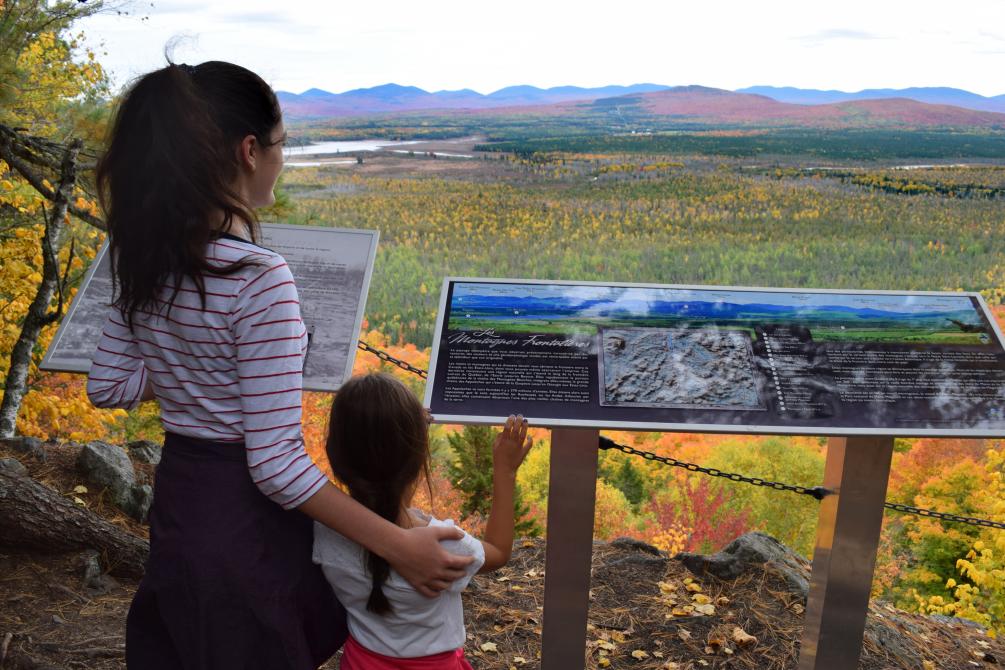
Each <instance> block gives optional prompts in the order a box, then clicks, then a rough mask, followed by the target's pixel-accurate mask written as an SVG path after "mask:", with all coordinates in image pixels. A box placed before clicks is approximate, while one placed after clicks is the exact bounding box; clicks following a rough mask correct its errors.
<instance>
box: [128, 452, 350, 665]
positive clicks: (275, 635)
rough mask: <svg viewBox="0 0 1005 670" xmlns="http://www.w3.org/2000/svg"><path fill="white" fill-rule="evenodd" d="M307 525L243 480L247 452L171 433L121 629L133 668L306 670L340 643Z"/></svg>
mask: <svg viewBox="0 0 1005 670" xmlns="http://www.w3.org/2000/svg"><path fill="white" fill-rule="evenodd" d="M312 545H313V530H312V522H311V520H310V519H309V518H308V517H307V516H306V515H304V514H302V513H301V512H298V511H295V510H292V511H289V512H287V511H284V510H283V509H282V508H281V507H279V505H277V504H275V503H274V502H272V501H271V500H269V499H268V498H267V497H265V496H264V495H263V494H262V493H261V492H260V491H259V490H258V488H257V487H256V486H255V485H254V483H253V482H252V481H251V476H250V474H249V472H248V466H247V463H246V460H245V451H244V446H243V445H241V444H233V443H219V442H206V441H202V440H196V439H193V438H188V437H183V436H180V435H175V434H172V433H168V434H167V435H166V437H165V440H164V452H163V455H162V458H161V462H160V465H158V466H157V471H156V475H155V480H154V502H153V506H152V507H151V509H150V560H149V562H148V564H147V570H146V574H145V575H144V577H143V580H142V581H141V582H140V586H139V589H138V590H137V591H136V595H135V597H134V598H133V603H132V606H131V607H130V608H129V616H128V619H127V621H126V665H127V666H128V667H129V668H131V669H135V670H160V669H161V668H163V669H165V670H167V669H168V668H171V669H172V670H178V669H179V668H181V669H184V670H231V669H233V670H258V669H261V670H283V669H287V668H288V669H290V670H308V669H314V668H317V667H318V666H319V665H320V664H322V663H324V662H325V661H326V660H328V658H330V657H331V656H332V654H334V653H335V651H336V650H337V649H338V648H339V647H341V646H342V643H343V642H344V641H345V638H346V635H347V630H346V622H345V611H344V610H343V609H342V606H341V605H339V603H338V601H337V600H336V599H335V596H334V594H333V593H332V589H331V587H330V586H329V585H328V582H327V581H326V580H325V577H324V575H323V574H322V572H321V569H320V568H319V567H318V566H316V565H314V563H313V562H312V561H311V548H312Z"/></svg>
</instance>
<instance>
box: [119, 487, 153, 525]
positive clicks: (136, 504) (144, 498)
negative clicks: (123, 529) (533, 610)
mask: <svg viewBox="0 0 1005 670" xmlns="http://www.w3.org/2000/svg"><path fill="white" fill-rule="evenodd" d="M153 501H154V490H153V489H152V488H151V487H150V486H149V485H148V484H137V485H135V486H133V487H132V488H131V489H130V490H129V499H128V500H126V501H125V503H123V504H122V505H121V506H120V507H121V509H122V511H123V512H125V513H126V514H128V515H129V516H131V517H132V518H134V519H136V520H137V521H141V522H145V521H146V520H147V514H149V512H150V505H151V504H153Z"/></svg>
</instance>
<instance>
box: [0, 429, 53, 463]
mask: <svg viewBox="0 0 1005 670" xmlns="http://www.w3.org/2000/svg"><path fill="white" fill-rule="evenodd" d="M0 444H3V445H4V446H5V447H7V448H8V449H10V450H12V451H14V452H16V453H19V454H24V455H25V456H31V457H32V458H35V459H37V460H39V461H44V460H45V449H44V448H42V440H40V439H38V438H37V437H27V436H24V435H19V436H18V437H8V438H6V439H2V440H0Z"/></svg>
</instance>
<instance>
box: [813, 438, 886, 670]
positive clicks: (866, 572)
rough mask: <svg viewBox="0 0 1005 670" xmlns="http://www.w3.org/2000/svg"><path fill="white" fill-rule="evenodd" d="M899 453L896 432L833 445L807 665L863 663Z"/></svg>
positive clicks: (827, 667)
mask: <svg viewBox="0 0 1005 670" xmlns="http://www.w3.org/2000/svg"><path fill="white" fill-rule="evenodd" d="M892 458H893V438H892V437H846V438H845V437H841V438H833V437H832V438H831V439H830V440H829V441H828V443H827V461H826V464H825V465H824V486H825V487H826V488H827V489H828V490H829V491H831V495H828V496H827V497H826V498H824V499H823V500H822V501H821V503H820V516H819V520H818V522H817V543H816V547H815V548H814V550H813V568H812V570H811V572H810V592H809V598H808V599H807V602H806V615H805V618H804V619H803V637H802V643H801V644H800V647H799V666H798V667H799V670H855V668H857V667H858V661H859V656H860V654H861V653H862V636H863V634H864V632H865V618H866V614H867V613H868V611H869V591H870V588H871V587H872V574H873V568H874V567H875V564H876V551H877V549H878V548H879V533H880V528H881V527H882V525H883V499H884V497H885V496H886V486H887V481H888V480H889V477H890V461H891V460H892Z"/></svg>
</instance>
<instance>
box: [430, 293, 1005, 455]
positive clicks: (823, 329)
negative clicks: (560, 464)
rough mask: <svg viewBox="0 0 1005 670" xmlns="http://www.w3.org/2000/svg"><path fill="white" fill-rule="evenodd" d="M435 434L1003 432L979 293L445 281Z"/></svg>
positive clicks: (990, 337) (998, 352) (994, 341)
mask: <svg viewBox="0 0 1005 670" xmlns="http://www.w3.org/2000/svg"><path fill="white" fill-rule="evenodd" d="M425 400H426V404H427V406H429V407H430V409H431V411H432V412H433V414H434V416H435V417H436V419H437V420H441V421H446V422H449V421H451V420H454V421H468V422H471V421H475V422H482V421H484V422H486V423H491V422H498V421H499V420H500V418H501V417H505V416H506V415H508V414H510V413H513V412H520V413H523V414H524V415H525V416H528V417H530V418H531V419H532V420H534V421H535V422H536V423H537V424H538V425H552V426H590V427H598V428H604V427H609V428H624V429H631V428H638V429H641V430H646V429H648V430H651V429H654V428H662V429H667V430H671V429H680V430H689V429H690V430H697V429H699V428H700V429H701V430H718V431H722V432H737V431H751V432H764V433H791V434H829V435H842V434H876V435H883V434H888V435H903V436H910V435H954V436H956V435H969V436H993V435H1001V434H1002V432H1003V431H1005V348H1003V341H1002V336H1001V333H1000V332H999V331H998V330H997V326H996V325H995V323H994V321H993V319H991V318H990V316H989V314H988V311H987V307H986V305H985V304H984V302H983V300H982V299H981V298H980V296H979V295H976V294H966V293H895V292H878V291H859V292H855V291H823V290H805V291H804V290H800V291H795V290H775V289H746V288H718V287H674V286H645V285H629V284H623V285H617V284H595V283H587V282H568V283H560V282H537V281H530V280H486V279H460V278H448V279H447V280H445V281H444V285H443V293H442V295H441V307H440V314H439V319H438V322H437V329H436V339H435V341H434V344H433V359H432V361H431V370H430V382H429V383H428V385H427V388H426V399H425Z"/></svg>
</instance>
